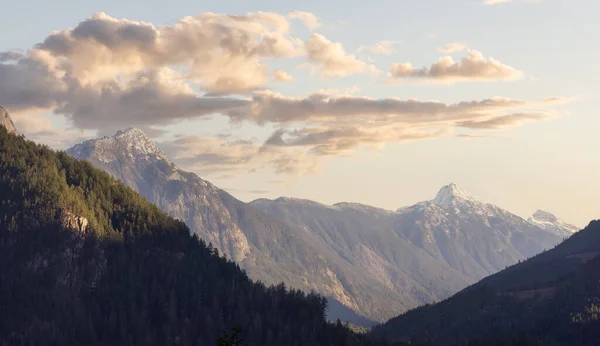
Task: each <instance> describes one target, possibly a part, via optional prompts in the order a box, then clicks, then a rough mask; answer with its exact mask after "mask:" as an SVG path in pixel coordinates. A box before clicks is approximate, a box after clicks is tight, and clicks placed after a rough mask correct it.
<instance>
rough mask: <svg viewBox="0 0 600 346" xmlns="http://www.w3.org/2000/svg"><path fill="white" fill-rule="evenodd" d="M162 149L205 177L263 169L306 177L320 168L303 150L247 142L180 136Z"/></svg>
mask: <svg viewBox="0 0 600 346" xmlns="http://www.w3.org/2000/svg"><path fill="white" fill-rule="evenodd" d="M159 146H160V147H161V149H162V150H164V151H165V152H166V153H167V154H168V155H169V156H170V157H172V158H173V159H174V160H175V161H176V162H177V163H178V164H179V165H181V166H182V167H183V168H184V169H187V170H192V171H195V172H199V173H201V174H203V175H214V174H230V175H235V174H242V173H247V172H251V171H256V170H262V169H272V170H273V171H275V172H276V173H279V174H288V175H304V174H311V173H315V172H317V171H318V169H319V166H320V160H319V159H318V158H316V157H310V156H308V155H307V154H306V153H304V152H302V151H299V150H291V151H290V150H284V149H283V148H276V147H271V148H266V147H263V146H261V145H259V144H256V143H255V142H254V141H248V140H224V139H222V138H218V137H204V136H180V137H178V138H176V139H175V140H172V141H167V142H161V143H159Z"/></svg>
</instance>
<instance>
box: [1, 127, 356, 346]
mask: <svg viewBox="0 0 600 346" xmlns="http://www.w3.org/2000/svg"><path fill="white" fill-rule="evenodd" d="M0 268H2V270H0V345H68V344H71V345H74V344H78V345H90V346H91V345H111V346H112V345H214V344H216V341H217V339H218V337H219V336H220V335H221V333H222V332H223V331H229V330H231V329H232V328H234V327H235V326H241V327H242V328H243V331H242V334H241V336H242V338H243V339H244V340H245V342H246V343H247V344H248V345H363V344H367V342H366V341H364V340H361V338H360V337H358V336H357V335H355V334H354V333H352V332H350V331H349V330H347V329H346V328H344V327H342V326H341V325H337V326H336V325H331V324H328V323H326V322H325V309H326V301H325V300H324V298H322V297H320V296H318V295H316V294H305V293H302V292H300V291H293V290H292V291H290V290H286V288H285V286H284V285H279V286H277V287H271V288H268V287H265V286H264V285H262V284H260V283H253V282H251V281H250V280H249V279H248V277H247V275H246V274H245V273H244V272H242V271H241V270H240V269H239V267H238V266H237V265H236V264H234V263H233V262H231V261H227V260H225V259H223V258H221V257H219V255H218V253H217V251H215V250H214V249H212V248H211V247H210V246H205V244H204V243H203V242H202V241H199V240H198V239H197V238H196V237H194V236H191V235H190V232H189V230H188V228H187V227H186V226H185V225H184V224H183V223H181V222H179V221H177V220H175V219H173V218H170V217H168V216H166V215H165V214H164V213H163V212H161V211H160V210H159V209H158V208H157V207H155V206H154V205H152V204H150V203H148V202H147V201H146V200H144V199H143V198H142V197H140V196H139V195H138V194H137V193H135V192H134V191H133V190H131V189H130V188H128V187H126V186H125V185H124V184H122V183H120V182H118V181H116V180H115V179H113V178H112V177H110V176H109V175H108V174H107V173H104V172H101V171H99V170H97V169H95V168H93V167H92V166H91V165H90V164H89V163H86V162H82V161H78V160H76V159H73V158H71V157H70V156H68V155H67V154H65V153H62V152H59V153H56V152H53V151H51V150H49V149H48V148H46V147H43V146H40V145H36V144H34V143H32V142H28V141H26V140H25V139H23V138H22V137H17V136H15V135H12V134H9V133H8V132H7V131H6V129H5V128H4V127H2V126H0Z"/></svg>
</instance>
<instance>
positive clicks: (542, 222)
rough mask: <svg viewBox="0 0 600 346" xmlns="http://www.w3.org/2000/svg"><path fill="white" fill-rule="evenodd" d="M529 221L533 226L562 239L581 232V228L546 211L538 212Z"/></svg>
mask: <svg viewBox="0 0 600 346" xmlns="http://www.w3.org/2000/svg"><path fill="white" fill-rule="evenodd" d="M527 221H528V222H529V223H530V224H532V225H535V226H537V227H539V228H541V229H544V230H546V231H549V232H551V233H553V234H555V235H558V236H561V237H564V236H569V235H571V234H573V233H575V232H577V231H579V227H577V226H575V225H572V224H569V223H566V222H564V221H563V220H561V219H559V218H558V217H556V216H555V215H554V214H552V213H549V212H547V211H544V210H538V211H536V212H535V213H533V215H532V216H531V217H530V218H529V219H527Z"/></svg>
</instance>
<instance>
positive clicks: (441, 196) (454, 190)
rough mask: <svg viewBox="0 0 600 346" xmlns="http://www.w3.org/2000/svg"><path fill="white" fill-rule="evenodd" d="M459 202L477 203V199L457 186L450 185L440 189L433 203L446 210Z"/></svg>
mask: <svg viewBox="0 0 600 346" xmlns="http://www.w3.org/2000/svg"><path fill="white" fill-rule="evenodd" d="M459 201H469V202H477V199H475V198H474V197H473V196H471V195H470V194H469V193H468V192H466V191H465V190H463V189H461V188H460V187H458V185H456V184H454V183H451V184H449V185H446V186H444V187H442V188H441V189H440V191H439V192H438V193H437V195H436V196H435V198H434V200H433V203H435V204H437V205H438V206H440V207H443V208H447V207H449V206H451V205H453V204H454V203H456V202H459Z"/></svg>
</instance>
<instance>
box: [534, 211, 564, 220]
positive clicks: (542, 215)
mask: <svg viewBox="0 0 600 346" xmlns="http://www.w3.org/2000/svg"><path fill="white" fill-rule="evenodd" d="M532 218H534V219H536V220H537V221H545V222H556V221H558V218H557V217H556V216H555V215H554V214H552V213H550V212H547V211H545V210H541V209H538V210H537V211H536V212H535V213H533V215H532Z"/></svg>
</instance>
